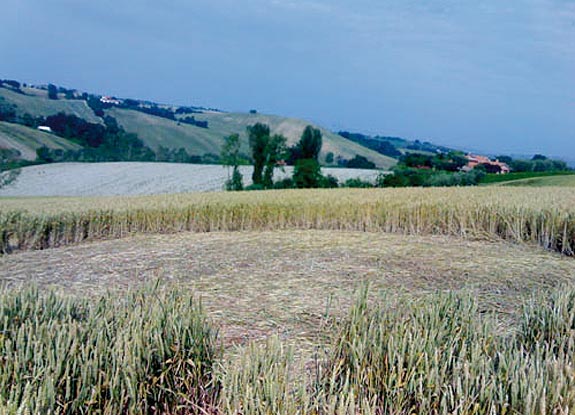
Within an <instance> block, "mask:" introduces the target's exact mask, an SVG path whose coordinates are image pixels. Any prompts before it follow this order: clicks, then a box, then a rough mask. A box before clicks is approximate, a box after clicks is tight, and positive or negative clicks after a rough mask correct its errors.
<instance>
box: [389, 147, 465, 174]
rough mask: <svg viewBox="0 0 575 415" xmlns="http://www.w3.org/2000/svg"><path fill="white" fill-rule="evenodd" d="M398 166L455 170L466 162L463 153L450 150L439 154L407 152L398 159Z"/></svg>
mask: <svg viewBox="0 0 575 415" xmlns="http://www.w3.org/2000/svg"><path fill="white" fill-rule="evenodd" d="M398 164H399V165H400V166H402V167H413V168H420V169H422V168H423V169H434V170H444V171H451V172H456V171H459V170H460V169H461V168H462V167H463V166H465V165H466V164H467V158H466V157H465V154H464V153H462V152H460V151H450V152H448V153H439V154H420V153H408V154H405V155H403V156H401V158H400V159H399V163H398Z"/></svg>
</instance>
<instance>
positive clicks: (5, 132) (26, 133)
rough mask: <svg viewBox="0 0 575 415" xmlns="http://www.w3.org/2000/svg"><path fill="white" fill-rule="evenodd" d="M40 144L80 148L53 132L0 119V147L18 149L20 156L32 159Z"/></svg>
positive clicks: (55, 147) (70, 148)
mask: <svg viewBox="0 0 575 415" xmlns="http://www.w3.org/2000/svg"><path fill="white" fill-rule="evenodd" d="M42 146H46V147H49V148H52V149H62V150H78V149H79V148H80V146H79V145H77V144H74V143H72V142H70V141H68V140H66V139H64V138H61V137H58V136H56V135H54V134H49V133H45V132H42V131H38V130H35V129H33V128H29V127H25V126H23V125H18V124H12V123H7V122H2V121H0V148H9V149H14V150H18V151H19V152H20V154H21V158H23V159H25V160H34V159H35V158H36V149H37V148H40V147H42Z"/></svg>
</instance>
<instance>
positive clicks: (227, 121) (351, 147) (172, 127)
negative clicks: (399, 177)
mask: <svg viewBox="0 0 575 415" xmlns="http://www.w3.org/2000/svg"><path fill="white" fill-rule="evenodd" d="M22 92H23V93H18V92H16V91H14V90H12V89H8V88H0V100H1V101H4V102H5V103H7V104H9V105H10V104H12V105H15V106H16V111H17V113H19V114H20V115H22V114H25V113H27V114H30V115H32V116H33V117H38V116H43V117H47V116H50V115H54V114H57V113H59V112H64V113H67V114H73V115H76V116H77V117H79V118H82V119H84V120H86V121H88V122H91V123H102V122H103V120H102V118H101V117H98V116H96V115H95V113H94V111H93V110H92V109H91V108H90V107H89V106H88V105H87V103H86V101H84V100H82V99H65V98H64V97H63V96H62V95H60V99H58V100H51V99H49V98H48V95H47V93H46V91H45V90H43V89H39V88H33V87H23V88H22ZM140 102H142V101H140ZM145 104H146V105H149V104H151V103H147V102H146V103H145ZM154 105H155V104H154ZM161 107H162V108H170V109H173V108H177V107H174V106H169V105H162V106H161ZM104 111H105V114H106V115H111V116H113V117H115V118H116V119H117V120H118V123H119V124H120V125H121V126H122V127H123V128H124V129H125V130H126V131H127V132H129V133H136V134H138V136H139V137H140V138H141V139H142V140H143V142H144V143H145V144H146V145H147V146H149V147H151V148H152V149H154V150H157V149H158V148H159V146H163V147H167V148H169V149H179V148H185V149H186V150H187V151H188V153H189V154H193V155H204V154H207V153H211V154H219V153H220V150H221V146H222V143H223V138H224V137H225V136H228V135H230V134H233V133H238V134H240V136H241V140H242V144H243V151H244V152H245V153H249V150H248V143H247V134H246V127H247V126H249V125H253V124H255V123H257V122H262V123H266V124H269V126H270V129H271V132H272V133H273V134H276V133H278V134H283V135H285V136H286V138H287V140H288V144H290V145H292V144H294V143H296V142H297V141H298V140H299V137H300V135H301V133H302V131H303V130H304V128H305V126H306V125H308V124H310V123H309V122H306V121H304V120H300V119H294V118H287V117H281V116H277V115H263V114H248V113H245V114H241V113H225V112H215V111H209V110H203V111H201V113H196V114H194V117H195V118H196V119H197V120H198V121H207V122H208V128H201V127H197V126H195V125H190V124H186V123H184V122H180V121H179V120H172V119H168V118H162V117H159V116H156V115H151V114H148V113H144V112H141V111H135V110H131V109H126V108H118V107H112V108H106V109H105V110H104ZM321 131H322V133H323V138H324V140H323V149H322V153H321V155H320V161H321V162H322V163H323V164H327V163H325V156H326V155H327V153H329V152H331V153H333V155H334V160H337V158H338V157H341V158H344V159H351V158H353V157H354V156H355V155H360V156H363V157H366V158H367V159H369V160H371V161H373V162H374V163H375V164H376V166H377V167H378V168H383V169H389V168H390V167H392V166H393V165H395V163H396V160H395V159H393V158H391V157H387V156H384V155H382V154H379V153H377V152H375V151H373V150H370V149H368V148H366V147H364V146H362V145H360V144H357V143H354V142H352V141H350V140H347V139H345V138H343V137H341V136H339V135H337V134H334V133H332V132H330V131H328V130H326V129H323V128H321ZM2 134H3V135H2V137H3V138H2V140H3V141H2V142H0V146H3V147H4V148H15V149H21V148H22V149H26V151H25V152H26V154H27V158H30V157H32V151H31V150H35V148H33V146H32V147H30V143H32V142H34V143H36V142H39V141H38V140H39V137H40V136H39V135H38V132H37V131H36V130H35V129H33V128H27V127H24V126H21V128H14V129H10V128H4V130H3V133H2ZM43 144H46V145H47V146H48V147H53V148H59V147H57V146H58V145H61V143H60V144H52V143H43ZM54 146H56V147H54ZM334 164H335V162H334Z"/></svg>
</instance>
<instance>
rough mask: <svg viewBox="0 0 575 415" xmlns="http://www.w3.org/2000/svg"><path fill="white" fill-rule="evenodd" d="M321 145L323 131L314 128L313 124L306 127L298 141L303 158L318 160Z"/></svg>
mask: <svg viewBox="0 0 575 415" xmlns="http://www.w3.org/2000/svg"><path fill="white" fill-rule="evenodd" d="M321 146H322V137H321V131H320V130H319V129H317V128H313V127H312V126H311V125H308V126H307V127H305V130H303V133H302V135H301V138H300V140H299V143H298V148H299V153H300V157H301V158H302V159H314V160H317V159H318V157H319V152H320V151H321Z"/></svg>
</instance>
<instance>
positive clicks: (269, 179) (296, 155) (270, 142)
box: [221, 123, 337, 190]
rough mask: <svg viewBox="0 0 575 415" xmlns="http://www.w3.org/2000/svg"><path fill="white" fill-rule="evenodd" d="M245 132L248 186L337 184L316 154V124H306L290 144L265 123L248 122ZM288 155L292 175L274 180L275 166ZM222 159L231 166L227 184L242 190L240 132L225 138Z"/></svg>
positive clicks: (318, 140)
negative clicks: (324, 172) (250, 167)
mask: <svg viewBox="0 0 575 415" xmlns="http://www.w3.org/2000/svg"><path fill="white" fill-rule="evenodd" d="M247 132H248V137H249V146H250V150H251V159H252V163H253V173H252V183H253V184H252V185H251V186H249V187H248V188H247V189H250V190H256V189H271V188H312V187H337V180H336V179H334V178H333V177H324V176H323V175H322V174H321V167H320V163H319V160H318V158H319V153H320V151H321V147H322V142H323V139H322V134H321V131H320V130H318V129H317V128H313V127H312V126H309V125H308V126H307V127H306V128H305V129H304V131H303V133H302V135H301V138H300V140H299V142H298V143H297V144H296V145H295V146H293V147H288V146H287V145H286V141H287V140H286V138H285V137H284V136H283V135H281V134H271V132H270V127H269V126H268V125H267V124H262V123H256V124H254V125H252V126H249V127H248V128H247ZM287 158H290V161H291V162H292V163H293V165H294V173H293V176H292V177H291V178H287V179H284V180H282V181H279V182H275V183H274V181H273V174H274V169H275V167H276V166H278V165H280V164H281V163H282V162H285V160H286V159H287ZM221 159H222V162H223V164H224V165H226V166H229V167H231V168H232V173H231V175H230V176H229V178H228V181H227V183H226V188H227V189H228V190H242V189H243V188H244V187H243V177H242V175H241V173H240V171H239V165H240V163H241V161H242V158H241V155H240V140H239V135H237V134H233V135H230V136H229V137H226V138H225V142H224V146H223V148H222V156H221Z"/></svg>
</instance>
